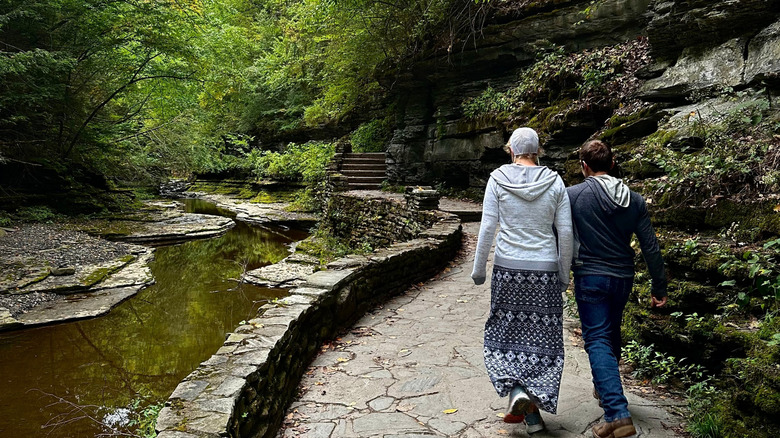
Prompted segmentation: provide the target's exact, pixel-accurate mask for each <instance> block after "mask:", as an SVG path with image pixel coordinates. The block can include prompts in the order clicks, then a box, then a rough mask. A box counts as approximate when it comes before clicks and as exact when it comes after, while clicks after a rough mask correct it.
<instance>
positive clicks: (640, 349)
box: [623, 341, 706, 385]
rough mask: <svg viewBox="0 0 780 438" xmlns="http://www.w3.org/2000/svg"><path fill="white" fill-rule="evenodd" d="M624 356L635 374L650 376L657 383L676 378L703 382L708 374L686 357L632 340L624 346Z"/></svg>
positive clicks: (642, 376) (644, 376) (687, 382)
mask: <svg viewBox="0 0 780 438" xmlns="http://www.w3.org/2000/svg"><path fill="white" fill-rule="evenodd" d="M623 357H624V359H625V361H626V363H628V364H630V365H631V366H633V368H634V376H635V377H638V378H648V379H651V380H652V381H653V383H656V384H663V383H668V382H670V381H672V380H673V379H676V380H678V381H680V382H682V383H683V384H686V385H689V384H692V383H696V382H701V381H702V380H703V379H704V376H705V375H706V372H705V370H704V368H703V367H702V366H701V365H698V364H689V363H687V362H688V360H687V359H686V358H682V359H679V360H678V359H677V358H675V357H674V356H671V355H668V354H666V353H663V352H659V351H655V346H654V345H653V344H650V345H642V344H640V343H638V342H637V341H630V342H629V343H628V344H627V345H625V346H624V347H623Z"/></svg>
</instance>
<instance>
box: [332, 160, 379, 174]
mask: <svg viewBox="0 0 780 438" xmlns="http://www.w3.org/2000/svg"><path fill="white" fill-rule="evenodd" d="M385 169H387V166H386V165H385V163H384V162H382V163H381V164H359V163H358V164H351V163H342V164H341V170H342V171H345V170H381V171H382V172H384V171H385Z"/></svg>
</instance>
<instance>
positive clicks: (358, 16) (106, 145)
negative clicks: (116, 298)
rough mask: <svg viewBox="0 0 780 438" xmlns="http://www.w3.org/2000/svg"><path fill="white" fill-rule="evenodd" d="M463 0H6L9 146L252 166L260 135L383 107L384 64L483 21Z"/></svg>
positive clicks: (0, 94)
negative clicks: (396, 0) (390, 0)
mask: <svg viewBox="0 0 780 438" xmlns="http://www.w3.org/2000/svg"><path fill="white" fill-rule="evenodd" d="M463 6H464V5H462V4H456V2H453V1H452V0H425V1H422V0H413V1H411V2H408V3H405V4H403V5H401V4H395V3H387V2H357V1H346V2H334V1H330V0H325V1H319V0H312V1H310V0H299V1H294V2H280V1H277V0H269V1H266V2H260V3H258V2H255V1H251V0H221V1H218V2H216V1H209V2H199V1H194V0H185V1H173V0H153V1H144V2H125V1H120V2H104V1H100V0H87V1H83V2H76V1H70V0H32V1H27V0H24V1H23V0H9V1H7V2H6V3H4V4H3V6H2V7H0V41H2V42H3V46H2V47H1V48H0V134H1V135H0V157H2V159H3V160H5V159H6V158H11V159H16V160H24V161H30V162H44V161H46V160H48V165H49V166H52V167H55V168H57V169H58V170H63V169H66V170H67V169H68V168H72V167H73V166H74V165H75V163H78V164H79V165H84V166H86V167H87V168H89V169H90V170H91V171H93V172H96V173H98V174H102V175H106V176H108V177H109V179H110V180H112V181H115V182H118V183H121V184H136V185H138V184H151V183H152V182H154V181H155V180H156V179H159V178H162V177H166V176H169V175H171V174H173V175H177V176H185V175H187V174H188V173H191V172H198V173H203V172H206V173H234V174H243V173H247V172H249V171H251V170H254V169H256V166H257V162H258V161H262V160H261V158H262V157H261V156H260V155H262V154H260V153H259V152H252V149H255V148H257V147H258V143H259V141H260V140H255V138H258V139H260V138H262V139H265V138H267V137H271V138H272V139H274V140H275V139H277V138H279V137H280V136H284V135H285V133H289V132H290V131H297V130H300V129H302V128H304V127H305V126H306V125H308V126H317V125H323V124H338V123H339V122H341V121H342V120H343V119H345V118H347V117H348V116H349V115H350V114H351V113H354V112H357V111H363V110H365V109H368V108H376V107H378V106H379V104H381V103H382V101H381V100H380V99H382V98H383V95H384V91H383V89H382V88H381V87H380V86H379V83H378V81H377V79H376V78H377V74H376V73H377V72H384V73H383V74H387V75H392V74H394V73H393V67H391V66H396V65H399V66H400V65H401V64H402V63H403V62H405V60H408V59H411V58H412V57H413V55H414V54H416V53H419V52H421V51H423V50H427V49H430V48H432V47H437V48H441V47H446V45H447V44H448V42H449V41H451V39H452V38H457V37H458V36H460V35H468V34H471V33H473V32H474V31H475V29H474V27H473V23H475V22H477V21H478V20H477V21H473V20H474V17H475V16H479V13H484V11H485V10H487V6H485V5H475V4H467V5H466V7H465V9H463ZM480 11H482V12H480ZM444 30H446V32H443V31H444ZM438 34H441V35H447V37H444V38H436V37H434V36H435V35H438ZM226 47H229V48H230V50H225V48H226ZM347 126H348V125H347ZM388 133H389V123H387V121H385V120H381V119H380V120H375V121H373V122H369V123H368V124H366V125H364V126H361V127H360V128H359V129H358V130H357V131H356V132H355V133H354V134H353V140H354V142H355V143H356V145H358V149H361V148H365V149H366V150H378V149H380V147H381V146H380V143H383V142H385V141H386V140H387V138H388ZM253 137H254V138H253ZM306 178H310V177H306Z"/></svg>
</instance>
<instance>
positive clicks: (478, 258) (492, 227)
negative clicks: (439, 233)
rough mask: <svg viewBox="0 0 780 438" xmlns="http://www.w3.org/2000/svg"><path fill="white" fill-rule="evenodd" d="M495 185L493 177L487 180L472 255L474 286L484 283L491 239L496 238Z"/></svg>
mask: <svg viewBox="0 0 780 438" xmlns="http://www.w3.org/2000/svg"><path fill="white" fill-rule="evenodd" d="M496 188H497V184H496V181H495V180H494V179H493V177H490V179H489V180H488V184H487V188H485V198H484V199H483V200H482V223H481V224H480V226H479V237H478V239H477V251H476V254H475V255H474V268H473V269H472V271H471V278H472V279H473V280H474V284H482V283H484V282H485V277H486V276H487V275H486V274H485V266H486V265H487V259H488V255H489V253H490V247H491V246H492V245H493V239H494V238H495V236H496V228H497V227H498V196H497V195H496Z"/></svg>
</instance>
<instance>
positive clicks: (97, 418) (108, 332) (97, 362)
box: [0, 200, 306, 438]
mask: <svg viewBox="0 0 780 438" xmlns="http://www.w3.org/2000/svg"><path fill="white" fill-rule="evenodd" d="M187 209H188V211H193V212H203V213H209V214H226V212H224V211H217V209H216V208H215V207H214V206H213V205H211V204H208V203H203V202H199V201H195V200H188V202H187ZM305 237H306V232H305V231H301V230H296V229H291V228H288V227H284V226H273V227H253V226H248V225H246V224H242V223H238V224H237V225H236V227H234V228H233V229H231V230H230V231H228V232H227V233H226V234H225V235H223V236H222V237H218V238H214V239H208V240H197V241H191V242H187V243H184V244H181V245H175V246H166V247H159V248H157V251H156V253H155V260H154V262H152V264H151V269H152V273H153V274H154V278H155V279H156V284H154V285H153V286H150V287H148V288H146V289H144V290H142V291H141V292H140V293H139V294H138V295H136V296H135V297H133V298H131V299H130V300H128V301H126V302H125V303H123V304H121V305H120V306H118V307H117V308H115V309H114V310H112V311H111V312H110V313H109V314H108V315H106V316H103V317H100V318H95V319H89V320H84V321H78V322H72V323H64V324H58V325H53V326H48V327H41V328H37V329H29V330H24V331H18V332H10V333H3V334H0V437H2V438H6V437H7V438H17V437H38V436H46V437H52V438H64V437H69V438H78V437H90V438H91V437H94V436H97V435H99V434H101V433H107V432H108V433H110V432H111V430H112V428H107V427H106V426H105V424H109V425H113V429H115V430H128V428H129V429H132V428H133V427H134V426H132V425H128V424H127V422H128V421H130V420H132V419H133V418H137V415H136V413H138V412H140V411H141V410H143V409H144V408H146V407H147V406H150V405H153V404H157V403H161V402H163V401H165V400H166V399H167V398H168V396H169V395H170V393H171V392H173V389H174V388H175V387H176V385H177V384H178V383H179V381H181V379H182V378H184V377H185V376H186V375H187V374H189V373H190V372H191V371H192V370H193V369H195V368H196V367H197V366H198V364H199V363H200V362H202V361H203V360H205V359H207V358H208V357H209V356H211V355H212V354H213V353H214V352H215V351H216V350H217V349H218V348H219V347H220V346H221V345H222V342H223V341H224V339H225V334H226V333H228V332H230V331H232V330H233V329H234V328H235V327H236V326H238V325H239V322H240V321H241V320H244V319H248V318H250V317H252V316H253V315H254V314H255V313H256V310H257V308H258V307H259V306H261V305H262V304H263V303H265V302H266V301H267V300H270V299H273V298H276V297H280V296H283V295H285V294H286V291H284V290H280V289H267V288H260V287H257V286H253V285H249V284H239V283H238V282H237V281H236V280H235V279H236V278H238V277H239V276H240V274H241V272H242V270H243V269H255V268H258V267H260V266H263V265H267V264H271V263H275V262H277V261H279V260H281V259H282V258H284V257H286V256H287V254H288V245H289V243H291V242H293V241H297V240H301V239H303V238H305Z"/></svg>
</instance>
